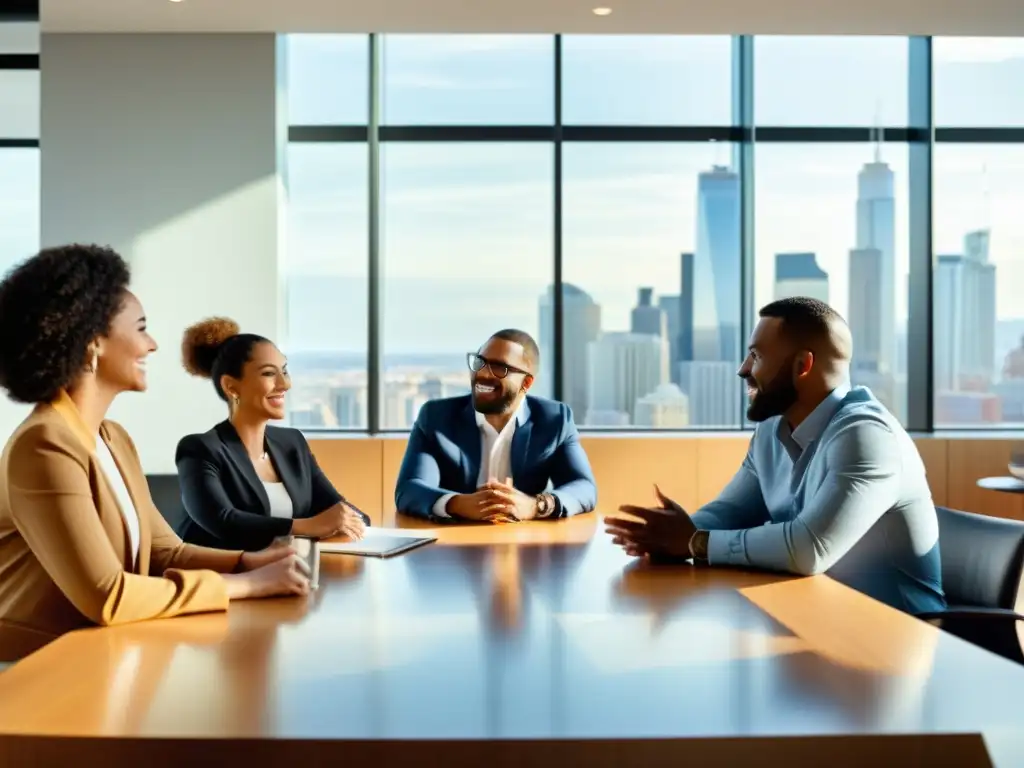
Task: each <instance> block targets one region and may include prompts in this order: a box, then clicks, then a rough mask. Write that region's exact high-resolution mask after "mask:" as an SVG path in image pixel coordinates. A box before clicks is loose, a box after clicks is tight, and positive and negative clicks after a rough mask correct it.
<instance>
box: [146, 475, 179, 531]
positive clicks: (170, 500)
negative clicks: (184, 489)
mask: <svg viewBox="0 0 1024 768" xmlns="http://www.w3.org/2000/svg"><path fill="white" fill-rule="evenodd" d="M146 480H147V482H148V483H149V493H150V495H152V497H153V503H154V504H156V508H157V509H158V510H160V514H161V515H163V516H164V520H166V521H167V524H168V525H170V526H171V528H172V529H173V530H174V531H175V532H176V533H179V534H180V533H181V529H182V526H183V525H184V523H185V520H186V519H187V518H188V513H187V512H186V511H185V507H184V505H182V503H181V486H179V485H178V476H177V475H146Z"/></svg>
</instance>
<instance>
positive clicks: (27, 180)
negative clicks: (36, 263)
mask: <svg viewBox="0 0 1024 768" xmlns="http://www.w3.org/2000/svg"><path fill="white" fill-rule="evenodd" d="M39 195H40V188H39V150H38V149H35V148H28V149H0V274H3V273H6V272H7V270H9V269H10V268H11V267H13V266H14V265H15V264H17V263H19V262H21V261H24V260H25V259H27V258H28V257H29V256H31V255H32V254H33V253H35V252H36V251H37V250H38V249H39Z"/></svg>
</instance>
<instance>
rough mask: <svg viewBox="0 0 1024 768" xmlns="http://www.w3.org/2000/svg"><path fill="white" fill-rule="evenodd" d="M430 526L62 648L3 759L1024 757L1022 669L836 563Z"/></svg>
mask: <svg viewBox="0 0 1024 768" xmlns="http://www.w3.org/2000/svg"><path fill="white" fill-rule="evenodd" d="M400 525H401V526H403V527H422V526H424V524H423V523H419V522H416V521H410V520H401V522H400ZM431 530H433V531H434V533H435V535H437V536H438V541H437V542H436V543H434V544H430V545H427V546H424V547H421V548H418V549H415V550H412V551H409V552H406V553H404V554H402V555H398V556H395V557H392V558H387V559H378V558H362V557H358V556H352V555H331V554H323V555H322V556H321V566H320V588H319V589H318V590H317V591H316V592H315V593H314V594H312V595H311V596H310V597H309V598H308V599H307V598H301V599H300V598H290V599H273V600H254V601H246V602H239V603H234V604H232V606H231V608H230V610H229V611H228V612H227V613H224V614H207V615H200V616H191V617H183V618H177V619H170V620H164V621H152V622H143V623H139V624H134V625H126V626H120V627H112V628H96V629H87V630H81V631H78V632H73V633H71V634H68V635H65V636H64V637H61V638H59V639H57V640H55V641H54V642H52V643H51V644H49V645H48V646H46V647H44V648H42V649H41V650H39V651H37V652H36V653H34V654H32V655H30V656H28V657H27V658H25V659H23V660H22V661H20V662H18V663H17V664H15V665H14V666H12V667H11V668H9V669H8V670H7V671H5V672H2V673H0V765H5V766H6V765H22V764H24V765H36V764H39V765H61V764H68V763H75V764H83V765H94V764H95V765H103V766H104V767H105V768H106V767H107V766H112V765H113V766H120V765H126V766H127V765H131V766H135V767H136V768H138V766H145V768H152V767H153V766H161V765H176V766H184V765H193V764H199V765H207V764H210V765H214V764H217V765H220V764H225V763H228V764H236V763H240V764H245V765H247V766H252V765H269V764H277V763H283V761H289V762H290V763H294V764H297V765H327V764H330V765H334V764H340V763H341V762H345V763H346V764H352V763H353V761H367V762H366V764H368V765H391V764H404V763H410V764H411V763H413V761H415V762H417V763H419V764H429V765H444V766H445V767H446V768H451V767H452V766H464V765H465V766H469V765H479V764H480V763H481V762H485V763H487V764H488V765H489V766H516V767H517V768H522V766H525V765H558V766H566V765H581V764H587V765H592V766H610V765H668V764H672V765H684V764H688V765H699V766H701V767H702V768H704V767H706V766H718V765H742V764H744V763H746V764H753V763H754V762H755V761H756V762H757V763H759V764H765V762H766V761H769V762H774V761H780V762H781V761H785V763H784V764H786V765H787V766H788V767H790V768H791V767H792V766H805V765H806V766H819V765H824V764H828V765H829V766H830V768H835V767H837V766H862V765H865V764H868V763H871V764H874V765H900V766H910V765H929V766H934V765H943V766H952V765H971V766H973V765H999V766H1004V765H1006V766H1009V765H1021V764H1024V762H1022V761H1024V737H1022V736H1021V735H1020V731H1021V726H1022V724H1024V667H1019V666H1017V665H1015V664H1013V663H1012V662H1010V661H1007V660H1005V659H1003V658H1001V657H998V656H996V655H994V654H991V653H988V652H987V651H984V650H981V649H979V648H976V647H974V646H972V645H970V644H968V643H966V642H964V641H962V640H960V639H959V638H956V637H954V636H952V635H948V634H945V633H943V632H941V631H940V630H938V629H936V628H935V627H933V626H932V625H930V624H928V623H925V622H922V621H919V620H917V619H914V618H912V617H910V616H907V615H905V614H902V613H900V612H898V611H895V610H893V609H891V608H889V607H887V606H885V605H882V604H880V603H878V602H875V601H874V600H871V599H870V598H868V597H866V596H864V595H862V594H859V593H857V592H855V591H853V590H851V589H849V588H847V587H845V586H843V585H841V584H839V583H838V582H836V581H833V580H832V579H830V578H829V577H827V576H814V577H810V578H797V577H789V576H783V575H779V574H770V573H758V572H750V571H742V570H726V569H716V568H708V567H701V566H693V565H690V564H684V565H672V566H661V565H651V564H649V563H646V562H643V561H638V560H635V559H632V558H630V557H628V556H626V555H625V554H624V553H623V552H622V551H621V550H619V549H618V548H617V547H615V546H614V545H613V544H612V543H611V541H610V540H609V538H608V536H607V535H606V534H605V533H604V530H603V525H602V524H601V522H600V519H599V518H598V516H596V515H594V514H590V515H582V516H578V517H575V518H572V519H569V520H564V521H542V522H533V523H521V524H515V525H495V526H491V525H478V526H444V527H439V528H433V529H431Z"/></svg>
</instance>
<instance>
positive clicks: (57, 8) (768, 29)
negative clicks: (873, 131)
mask: <svg viewBox="0 0 1024 768" xmlns="http://www.w3.org/2000/svg"><path fill="white" fill-rule="evenodd" d="M596 5H608V6H611V7H612V9H613V12H612V14H611V15H610V16H607V17H604V18H599V17H597V16H595V15H594V14H593V13H591V9H592V8H593V7H594V6H596ZM42 6H43V11H42V26H43V30H44V31H45V32H512V33H516V32H547V33H552V32H566V33H711V34H723V33H728V34H737V33H764V34H771V33H791V34H903V35H905V34H944V35H1008V36H1014V35H1018V36H1024V11H1022V5H1021V0H972V1H971V2H966V0H507V1H506V2H497V1H496V0H181V2H171V1H170V0H43V2H42Z"/></svg>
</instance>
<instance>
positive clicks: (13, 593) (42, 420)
mask: <svg viewBox="0 0 1024 768" xmlns="http://www.w3.org/2000/svg"><path fill="white" fill-rule="evenodd" d="M100 435H101V437H102V438H103V441H104V442H105V443H106V444H107V446H108V447H109V448H110V452H111V454H112V455H113V457H114V460H115V461H116V462H117V465H118V467H120V469H121V474H122V476H123V477H124V481H125V485H126V486H127V488H128V492H129V494H130V495H131V497H132V501H133V502H134V504H135V509H136V511H137V512H138V516H139V555H138V562H137V563H134V564H133V562H132V560H133V558H132V554H131V542H130V539H129V534H128V529H127V527H126V526H125V523H124V518H123V517H122V515H121V510H120V506H119V505H118V501H117V497H116V496H115V494H114V490H113V488H111V486H110V483H109V482H108V481H107V478H106V475H105V474H104V472H103V469H102V468H101V466H100V464H99V463H98V460H97V458H96V456H95V446H96V438H95V435H90V433H89V430H88V429H87V428H86V426H85V424H84V423H83V422H82V419H81V416H79V414H78V410H77V408H76V407H75V405H74V403H73V402H72V401H71V399H70V398H69V397H68V396H67V395H61V397H60V398H59V399H58V400H57V401H56V402H54V403H52V404H49V405H40V406H37V407H36V409H35V410H34V411H33V412H32V414H31V415H30V416H29V417H28V418H27V419H26V420H25V421H24V422H23V423H22V424H21V426H20V427H18V429H17V430H16V431H15V433H14V434H13V435H12V436H11V438H10V440H8V441H7V445H6V447H5V448H4V452H3V457H2V458H0V661H11V660H14V659H17V658H20V657H22V656H24V655H25V654H27V653H30V652H31V651H33V650H35V649H36V648H39V647H40V646H42V645H44V644H45V643H47V642H49V641H50V640H53V639H54V638H55V637H57V636H59V635H60V634H62V633H64V632H68V631H70V630H73V629H79V628H81V627H87V626H90V625H101V626H106V625H111V624H123V623H126V622H130V621H139V620H141V619H155V618H165V617H169V616H177V615H181V614H186V613H199V612H202V611H222V610H225V609H226V608H227V606H228V596H227V588H226V585H225V583H224V579H222V578H221V577H220V576H219V575H218V573H230V572H232V571H234V570H235V569H236V568H237V567H238V565H239V562H240V558H241V554H242V553H241V552H228V551H225V550H217V549H207V548H205V547H196V546H193V545H191V544H184V543H183V542H182V541H181V539H179V538H178V536H177V535H176V534H175V533H174V531H173V530H171V528H170V526H169V525H168V524H167V522H166V521H165V520H164V519H163V517H162V516H161V514H160V512H159V511H158V510H157V509H156V507H155V506H154V504H153V499H152V497H151V496H150V493H149V485H148V484H147V482H146V477H145V475H144V474H143V471H142V466H141V464H140V462H139V456H138V453H137V452H136V450H135V445H134V444H133V443H132V440H131V438H130V437H128V433H127V432H125V430H124V429H123V428H122V427H121V426H120V425H118V424H116V423H114V422H111V421H105V422H103V425H102V427H101V428H100Z"/></svg>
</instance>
